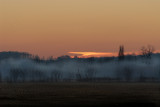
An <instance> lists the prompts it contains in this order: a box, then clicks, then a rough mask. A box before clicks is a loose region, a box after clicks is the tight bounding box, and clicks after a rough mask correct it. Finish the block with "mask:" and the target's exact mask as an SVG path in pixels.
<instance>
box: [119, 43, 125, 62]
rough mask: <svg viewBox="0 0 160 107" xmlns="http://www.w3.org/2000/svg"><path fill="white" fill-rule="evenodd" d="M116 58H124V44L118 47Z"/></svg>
mask: <svg viewBox="0 0 160 107" xmlns="http://www.w3.org/2000/svg"><path fill="white" fill-rule="evenodd" d="M118 58H119V60H123V59H124V46H123V45H121V46H120V47H119V54H118Z"/></svg>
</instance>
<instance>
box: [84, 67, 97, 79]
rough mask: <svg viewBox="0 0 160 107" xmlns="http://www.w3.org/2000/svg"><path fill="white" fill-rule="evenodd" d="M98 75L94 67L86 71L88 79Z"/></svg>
mask: <svg viewBox="0 0 160 107" xmlns="http://www.w3.org/2000/svg"><path fill="white" fill-rule="evenodd" d="M95 75H96V70H95V69H94V68H88V69H87V70H86V72H85V77H86V79H87V80H93V78H94V76H95Z"/></svg>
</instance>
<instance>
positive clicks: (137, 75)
mask: <svg viewBox="0 0 160 107" xmlns="http://www.w3.org/2000/svg"><path fill="white" fill-rule="evenodd" d="M0 81H1V82H46V81H47V82H58V81H160V60H159V57H156V56H154V57H152V58H151V59H145V58H138V59H134V60H133V59H132V60H122V61H119V60H118V59H117V58H114V59H113V60H109V61H106V62H97V61H91V62H87V61H80V60H63V61H59V62H58V61H57V62H51V63H38V62H36V61H34V60H31V59H29V58H17V59H13V58H8V59H3V60H1V61H0Z"/></svg>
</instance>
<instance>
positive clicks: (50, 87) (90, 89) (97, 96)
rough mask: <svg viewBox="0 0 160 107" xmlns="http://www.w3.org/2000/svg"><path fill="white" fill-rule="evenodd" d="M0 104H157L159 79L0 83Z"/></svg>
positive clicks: (140, 106) (159, 103) (151, 106)
mask: <svg viewBox="0 0 160 107" xmlns="http://www.w3.org/2000/svg"><path fill="white" fill-rule="evenodd" d="M2 106H19V107H22V106H27V107H30V106H45V107H46V106H53V107H56V106H57V107H60V106H74V107H78V106H82V107H85V106H91V107H94V106H99V107H102V106H107V107H119V106H123V107H143V106H145V107H159V106H160V83H24V84H22V83H21V84H5V83H1V84H0V107H2Z"/></svg>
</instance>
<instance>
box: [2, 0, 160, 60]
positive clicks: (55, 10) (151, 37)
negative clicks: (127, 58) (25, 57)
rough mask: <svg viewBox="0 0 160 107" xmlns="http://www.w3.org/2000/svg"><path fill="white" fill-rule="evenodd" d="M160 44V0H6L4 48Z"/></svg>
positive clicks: (107, 48) (43, 50)
mask: <svg viewBox="0 0 160 107" xmlns="http://www.w3.org/2000/svg"><path fill="white" fill-rule="evenodd" d="M121 44H123V45H124V46H125V51H128V52H130V51H139V50H140V48H141V47H142V46H144V45H148V44H150V45H153V46H154V47H155V49H156V50H160V0H0V51H25V52H29V53H32V54H38V55H40V56H45V57H48V56H53V57H57V56H61V55H65V54H68V52H109V53H112V52H113V53H115V52H117V51H118V47H119V45H121Z"/></svg>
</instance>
